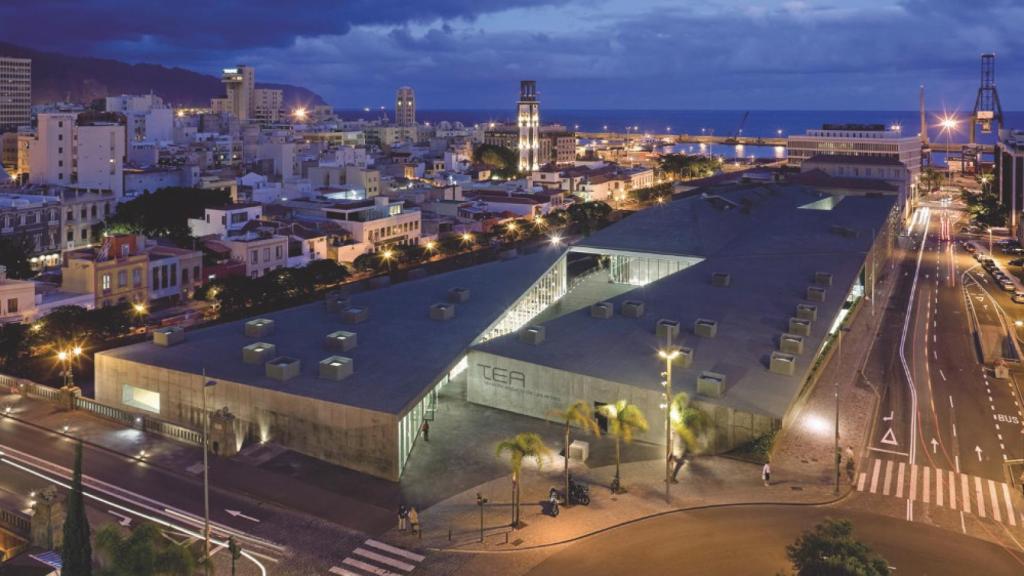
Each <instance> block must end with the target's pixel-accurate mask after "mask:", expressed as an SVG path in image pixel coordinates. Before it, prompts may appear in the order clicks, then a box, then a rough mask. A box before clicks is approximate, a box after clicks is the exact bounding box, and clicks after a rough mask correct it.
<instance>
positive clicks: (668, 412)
mask: <svg viewBox="0 0 1024 576" xmlns="http://www.w3.org/2000/svg"><path fill="white" fill-rule="evenodd" d="M658 356H659V357H661V359H662V360H664V361H665V371H664V372H662V373H661V375H662V376H663V377H664V378H665V379H664V380H663V381H662V382H661V385H662V386H664V387H665V502H669V501H670V499H669V498H670V497H669V487H670V486H671V485H672V362H674V361H675V359H676V358H678V357H679V348H676V347H673V346H671V345H669V347H668V348H664V349H661V350H658Z"/></svg>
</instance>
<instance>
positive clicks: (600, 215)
mask: <svg viewBox="0 0 1024 576" xmlns="http://www.w3.org/2000/svg"><path fill="white" fill-rule="evenodd" d="M611 213H612V207H611V206H609V205H607V204H605V203H604V202H581V203H578V204H573V205H572V206H569V210H568V216H569V220H570V221H571V222H572V223H573V224H575V225H576V226H577V228H579V231H580V233H582V234H583V235H584V236H589V235H590V232H591V231H592V230H594V229H595V228H598V229H599V228H601V227H603V226H604V225H605V224H607V223H608V216H609V215H611Z"/></svg>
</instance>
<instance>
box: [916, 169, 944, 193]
mask: <svg viewBox="0 0 1024 576" xmlns="http://www.w3.org/2000/svg"><path fill="white" fill-rule="evenodd" d="M943 180H945V177H944V176H943V175H942V173H941V172H939V171H938V170H936V169H935V168H925V169H924V170H923V171H922V172H921V176H920V178H919V180H918V181H919V182H920V184H921V189H922V191H923V192H924V193H925V194H928V193H930V192H933V191H935V190H938V189H939V187H941V186H942V181H943Z"/></svg>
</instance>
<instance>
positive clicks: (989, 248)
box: [988, 226, 992, 257]
mask: <svg viewBox="0 0 1024 576" xmlns="http://www.w3.org/2000/svg"><path fill="white" fill-rule="evenodd" d="M988 255H989V257H991V256H992V227H991V226H989V228H988Z"/></svg>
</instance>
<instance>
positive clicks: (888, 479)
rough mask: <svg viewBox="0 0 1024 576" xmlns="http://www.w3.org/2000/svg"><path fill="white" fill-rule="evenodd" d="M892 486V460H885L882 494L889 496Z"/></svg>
mask: <svg viewBox="0 0 1024 576" xmlns="http://www.w3.org/2000/svg"><path fill="white" fill-rule="evenodd" d="M891 487H892V460H886V461H885V484H883V485H882V494H884V495H886V496H888V495H889V494H890V493H891V490H890V488H891Z"/></svg>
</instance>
